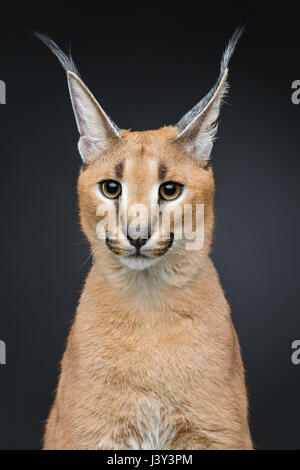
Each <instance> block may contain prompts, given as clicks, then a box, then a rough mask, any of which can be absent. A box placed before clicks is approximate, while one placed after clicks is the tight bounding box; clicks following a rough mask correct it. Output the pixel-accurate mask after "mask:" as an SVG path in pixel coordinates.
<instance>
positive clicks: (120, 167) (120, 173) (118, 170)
mask: <svg viewBox="0 0 300 470" xmlns="http://www.w3.org/2000/svg"><path fill="white" fill-rule="evenodd" d="M123 169H124V163H123V162H120V163H118V164H117V165H116V166H115V174H116V177H117V178H122V176H123Z"/></svg>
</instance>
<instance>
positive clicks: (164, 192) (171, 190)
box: [159, 181, 182, 201]
mask: <svg viewBox="0 0 300 470" xmlns="http://www.w3.org/2000/svg"><path fill="white" fill-rule="evenodd" d="M181 188H182V185H181V184H179V183H173V182H172V181H167V183H164V184H162V185H161V186H160V188H159V194H160V196H161V197H162V198H163V199H166V200H167V201H172V200H173V199H176V198H177V197H178V196H179V194H180V193H181Z"/></svg>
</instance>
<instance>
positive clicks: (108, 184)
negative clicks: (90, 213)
mask: <svg viewBox="0 0 300 470" xmlns="http://www.w3.org/2000/svg"><path fill="white" fill-rule="evenodd" d="M100 188H101V191H102V193H103V194H104V196H105V197H107V198H109V199H116V198H117V197H119V196H120V194H121V192H122V186H121V184H120V183H119V182H118V181H114V180H106V181H102V183H100Z"/></svg>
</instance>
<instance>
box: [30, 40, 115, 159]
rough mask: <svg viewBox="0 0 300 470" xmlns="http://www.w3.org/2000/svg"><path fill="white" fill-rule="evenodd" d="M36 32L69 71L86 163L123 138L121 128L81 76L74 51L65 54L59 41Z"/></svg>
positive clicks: (71, 91)
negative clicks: (73, 54)
mask: <svg viewBox="0 0 300 470" xmlns="http://www.w3.org/2000/svg"><path fill="white" fill-rule="evenodd" d="M34 34H35V35H36V36H37V37H38V38H39V39H40V40H41V41H42V42H43V43H44V44H45V45H46V46H48V47H49V48H50V50H51V51H52V52H53V54H54V55H55V56H56V57H57V58H58V60H59V62H60V64H61V65H62V66H63V68H64V70H65V71H66V73H67V79H68V85H69V92H70V97H71V102H72V106H73V111H74V114H75V119H76V124H77V128H78V131H79V134H80V139H79V143H78V148H79V153H80V155H81V157H82V159H83V161H84V163H88V162H89V161H91V160H92V159H95V158H97V157H99V156H100V155H101V153H102V152H103V150H105V149H106V148H107V147H108V146H109V145H110V144H111V143H113V142H116V141H117V140H120V139H121V136H120V134H119V128H118V127H117V126H116V125H115V124H114V122H113V121H112V120H111V119H110V118H109V117H108V115H107V114H106V113H105V111H104V110H103V109H102V108H101V106H100V104H99V103H98V102H97V100H96V99H95V98H94V96H93V95H92V93H91V92H90V90H89V89H88V88H87V86H86V85H85V84H84V83H83V81H82V80H81V79H80V78H79V73H78V71H77V68H76V66H75V64H74V62H73V60H72V57H71V55H69V56H67V55H66V54H64V53H63V52H62V51H61V49H60V48H59V47H58V46H57V44H55V42H54V41H52V39H50V38H48V37H47V36H44V35H43V34H40V33H34Z"/></svg>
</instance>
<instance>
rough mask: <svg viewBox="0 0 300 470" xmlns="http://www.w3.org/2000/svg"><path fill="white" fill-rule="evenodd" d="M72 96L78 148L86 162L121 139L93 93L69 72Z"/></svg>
mask: <svg viewBox="0 0 300 470" xmlns="http://www.w3.org/2000/svg"><path fill="white" fill-rule="evenodd" d="M67 77H68V85H69V91H70V97H71V101H72V105H73V110H74V114H75V119H76V123H77V127H78V131H79V134H80V139H79V143H78V148H79V152H80V155H81V157H82V159H83V161H84V162H88V161H90V160H91V159H93V158H95V157H98V156H100V155H101V152H103V150H105V149H106V148H107V147H108V146H109V145H110V144H112V143H113V142H114V141H118V140H119V139H121V136H120V134H119V132H118V130H117V128H116V126H115V124H114V123H113V122H112V121H111V120H110V119H109V117H108V116H107V114H106V113H105V112H104V111H103V109H102V108H101V106H100V105H99V103H98V102H97V101H96V99H95V98H94V96H93V95H92V93H91V92H90V91H89V89H88V88H87V87H86V86H85V84H84V83H83V82H82V80H81V79H80V78H79V77H78V76H77V75H76V74H75V73H74V72H67Z"/></svg>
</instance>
